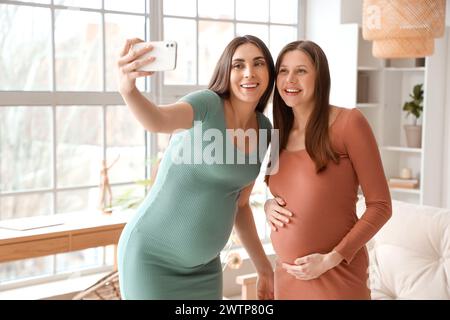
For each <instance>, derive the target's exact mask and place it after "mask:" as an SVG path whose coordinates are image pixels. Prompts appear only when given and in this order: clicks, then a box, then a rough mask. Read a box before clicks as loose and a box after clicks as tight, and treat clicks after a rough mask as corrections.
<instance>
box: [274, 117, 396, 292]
mask: <svg viewBox="0 0 450 320" xmlns="http://www.w3.org/2000/svg"><path fill="white" fill-rule="evenodd" d="M330 139H331V143H332V146H333V148H334V150H335V151H336V152H338V153H339V156H340V163H339V164H335V163H334V162H332V161H329V163H328V166H327V168H326V169H325V171H323V172H321V173H318V174H317V173H316V169H315V164H314V162H313V161H312V160H311V158H310V156H309V154H308V152H306V150H298V151H287V150H283V151H282V152H281V154H280V159H279V171H278V173H277V174H275V175H273V176H271V177H270V179H269V187H270V190H271V193H272V194H273V195H274V196H280V197H281V198H283V199H284V200H285V202H286V206H285V207H286V209H288V210H290V211H291V212H292V213H293V216H292V218H291V219H290V220H291V222H290V223H288V224H285V226H284V227H281V228H277V229H278V231H276V232H274V231H272V233H271V239H272V243H273V247H274V249H275V252H276V254H277V256H278V261H277V264H276V269H275V299H370V290H369V288H368V272H369V271H368V255H367V250H366V248H365V244H366V243H367V242H368V241H369V240H370V239H371V238H372V237H373V236H374V235H375V233H376V232H378V230H380V228H381V227H382V226H383V225H384V224H385V223H386V221H387V220H388V219H389V218H390V216H391V198H390V194H389V189H388V186H387V182H386V178H385V175H384V171H383V167H382V163H381V159H380V154H379V151H378V147H377V143H376V141H375V137H374V135H373V133H372V130H371V128H370V126H369V124H368V122H367V120H366V119H365V118H364V116H363V115H362V113H361V112H360V111H359V110H357V109H343V108H340V110H339V114H338V116H337V118H336V119H335V121H334V122H333V124H332V125H331V127H330ZM359 185H361V188H362V191H363V193H364V196H365V201H366V207H367V209H366V211H365V212H364V214H363V215H362V217H361V218H360V219H358V217H357V216H356V202H357V192H358V186H359ZM333 249H335V250H336V251H337V252H339V253H340V254H341V255H342V256H343V257H344V260H343V261H342V262H341V263H340V264H339V265H338V266H336V267H335V268H333V269H330V270H329V271H327V272H325V273H324V274H322V275H321V276H320V277H319V278H316V279H313V280H298V279H296V278H295V277H294V276H292V275H290V274H289V273H287V272H286V270H285V269H283V268H282V267H281V263H283V262H285V263H289V264H294V261H295V259H296V258H299V257H303V256H306V255H310V254H313V253H321V254H325V253H328V252H331V251H332V250H333Z"/></svg>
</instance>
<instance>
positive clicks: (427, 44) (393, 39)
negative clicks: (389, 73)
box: [363, 0, 445, 58]
mask: <svg viewBox="0 0 450 320" xmlns="http://www.w3.org/2000/svg"><path fill="white" fill-rule="evenodd" d="M444 28H445V0H364V4H363V38H364V39H366V40H373V46H372V54H373V56H375V57H377V58H417V57H425V56H429V55H431V54H433V51H434V38H439V37H442V36H443V34H444Z"/></svg>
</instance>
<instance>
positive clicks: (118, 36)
mask: <svg viewBox="0 0 450 320" xmlns="http://www.w3.org/2000/svg"><path fill="white" fill-rule="evenodd" d="M131 38H140V39H142V40H145V17H140V16H131V15H121V14H105V43H106V47H105V50H106V90H107V91H117V90H118V88H117V78H116V77H117V75H116V62H117V59H118V58H119V54H120V51H121V50H122V48H123V46H124V45H125V41H126V40H127V39H131ZM148 79H149V78H148ZM136 85H137V88H138V89H139V90H140V91H144V90H145V78H138V79H137V81H136Z"/></svg>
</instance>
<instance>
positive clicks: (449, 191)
mask: <svg viewBox="0 0 450 320" xmlns="http://www.w3.org/2000/svg"><path fill="white" fill-rule="evenodd" d="M449 2H450V1H447V25H448V26H450V3H449ZM447 30H448V28H447ZM449 37H450V35H449ZM449 54H450V39H449V41H448V42H447V81H446V97H445V101H446V103H445V111H444V123H445V124H446V125H445V126H444V127H445V133H444V148H443V153H444V159H443V169H442V176H443V183H442V184H443V185H442V189H443V190H442V205H443V206H444V207H446V208H450V58H449V57H448V55H449Z"/></svg>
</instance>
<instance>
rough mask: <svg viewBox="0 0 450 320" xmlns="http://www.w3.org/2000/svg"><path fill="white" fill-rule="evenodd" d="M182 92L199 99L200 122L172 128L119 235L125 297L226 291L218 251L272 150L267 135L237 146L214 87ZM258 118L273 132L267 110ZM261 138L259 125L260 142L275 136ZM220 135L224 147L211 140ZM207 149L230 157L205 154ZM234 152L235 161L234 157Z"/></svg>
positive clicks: (217, 295)
mask: <svg viewBox="0 0 450 320" xmlns="http://www.w3.org/2000/svg"><path fill="white" fill-rule="evenodd" d="M181 100H182V101H185V102H187V103H189V104H190V105H191V106H192V107H193V110H194V121H195V123H194V124H195V126H193V127H192V128H191V129H189V130H184V131H182V132H178V133H175V134H173V135H172V138H171V140H170V143H169V146H168V148H167V150H166V152H165V154H164V157H163V159H162V160H161V163H160V167H159V172H158V174H157V177H156V179H155V182H154V184H153V186H152V188H151V190H150V192H149V194H148V195H147V197H146V198H145V200H144V201H143V203H142V204H141V206H140V207H139V208H138V210H137V213H136V214H135V215H134V216H133V218H132V219H131V221H129V222H128V223H127V225H126V226H125V228H124V231H123V232H122V235H121V237H120V240H119V245H118V269H119V280H120V290H121V294H122V296H123V298H124V299H222V268H221V262H220V257H219V254H220V251H221V250H222V249H223V247H224V246H225V244H226V242H227V241H228V238H229V236H230V234H231V230H232V228H233V224H234V219H235V214H236V209H237V200H238V197H239V194H240V191H241V190H242V188H244V187H245V186H247V185H248V184H250V183H252V182H253V181H254V180H255V179H256V177H257V176H258V173H259V170H260V166H261V160H262V157H263V156H264V154H265V152H266V150H267V143H265V144H264V145H263V146H261V148H259V149H258V150H254V151H252V152H250V153H249V154H247V153H244V152H243V151H240V150H239V149H237V147H236V146H235V145H234V144H233V142H232V137H231V136H228V135H227V134H226V122H225V114H224V104H223V100H222V99H221V98H220V97H219V96H218V95H217V94H216V93H214V92H213V91H211V90H201V91H197V92H194V93H191V94H189V95H187V96H185V97H183V98H182V99H181ZM257 120H258V124H259V129H266V131H264V132H263V134H266V135H269V134H270V129H271V124H270V121H269V120H268V119H267V118H266V117H265V116H264V115H263V114H262V113H260V112H257ZM199 133H200V135H201V136H199ZM220 136H221V137H222V138H220ZM261 138H262V135H261V131H260V136H259V141H260V142H263V141H268V139H269V136H266V138H265V139H263V140H261ZM216 139H217V142H218V143H219V145H220V147H221V148H216V149H214V148H213V147H211V146H212V144H211V143H212V141H216ZM189 145H191V146H192V148H189ZM222 147H223V148H222ZM213 149H214V150H213ZM219 149H220V150H219ZM222 151H223V152H222ZM202 152H203V154H210V155H212V156H215V157H216V158H215V159H222V162H223V163H222V164H221V163H218V162H220V161H216V162H214V163H211V162H210V160H208V159H207V158H205V157H203V158H204V159H202V156H201V155H202ZM258 155H262V157H259V156H258ZM230 157H231V158H234V160H235V161H232V162H234V164H233V163H231V164H230V163H229V161H228V162H227V158H228V160H230ZM182 159H189V160H190V162H191V163H186V161H184V162H183V161H182ZM239 159H240V161H241V162H240V163H241V164H239V163H238V164H237V163H236V161H237V160H239ZM205 160H206V161H205ZM207 162H208V163H207Z"/></svg>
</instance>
